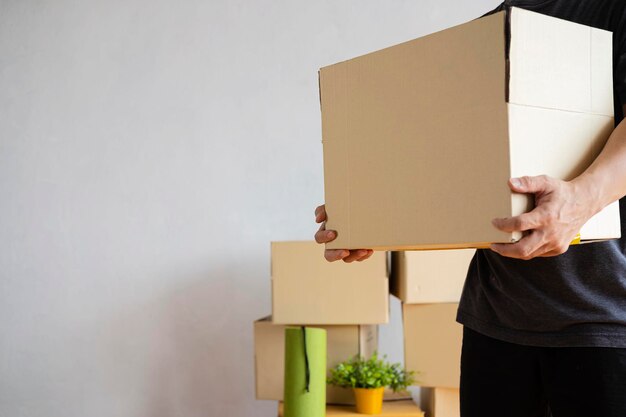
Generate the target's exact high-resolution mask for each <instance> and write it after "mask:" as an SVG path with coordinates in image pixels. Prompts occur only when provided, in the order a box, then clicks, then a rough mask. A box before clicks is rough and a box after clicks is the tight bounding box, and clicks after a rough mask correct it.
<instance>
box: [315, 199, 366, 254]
mask: <svg viewBox="0 0 626 417" xmlns="http://www.w3.org/2000/svg"><path fill="white" fill-rule="evenodd" d="M315 223H321V225H320V228H319V230H318V231H317V232H316V233H315V241H316V242H317V243H328V242H332V241H333V240H335V238H336V237H337V232H336V231H334V230H326V205H324V204H322V205H321V206H319V207H318V208H316V209H315ZM373 253H374V251H373V250H372V249H353V250H348V249H326V250H325V251H324V257H325V258H326V260H327V261H328V262H334V261H338V260H340V259H342V260H343V261H344V262H348V263H350V262H354V261H358V262H361V261H364V260H366V259H367V258H369V257H370V256H372V254H373Z"/></svg>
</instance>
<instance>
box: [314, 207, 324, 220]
mask: <svg viewBox="0 0 626 417" xmlns="http://www.w3.org/2000/svg"><path fill="white" fill-rule="evenodd" d="M324 220H326V205H325V204H322V205H321V206H318V207H317V208H316V209H315V223H321V222H323V221H324Z"/></svg>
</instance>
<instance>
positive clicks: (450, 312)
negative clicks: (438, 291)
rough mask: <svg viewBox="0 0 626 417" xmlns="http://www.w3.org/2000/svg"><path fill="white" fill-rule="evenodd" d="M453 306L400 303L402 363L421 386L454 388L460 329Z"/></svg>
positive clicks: (455, 307) (454, 305)
mask: <svg viewBox="0 0 626 417" xmlns="http://www.w3.org/2000/svg"><path fill="white" fill-rule="evenodd" d="M458 306H459V305H458V304H457V303H442V304H403V305H402V316H403V324H404V364H405V366H406V368H407V369H408V370H410V371H415V372H416V373H417V375H416V377H417V384H418V385H420V386H423V387H439V388H458V387H459V382H460V377H461V343H462V341H463V327H462V326H461V325H460V324H458V323H457V322H456V312H457V309H458Z"/></svg>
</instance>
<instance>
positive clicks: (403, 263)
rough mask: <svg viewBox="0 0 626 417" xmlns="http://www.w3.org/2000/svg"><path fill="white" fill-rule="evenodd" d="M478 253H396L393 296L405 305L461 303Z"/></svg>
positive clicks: (432, 251)
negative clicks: (475, 254) (464, 286)
mask: <svg viewBox="0 0 626 417" xmlns="http://www.w3.org/2000/svg"><path fill="white" fill-rule="evenodd" d="M475 252H476V251H475V250H473V249H450V250H440V251H434V250H426V251H402V252H393V253H392V254H391V278H390V290H391V293H392V294H393V295H395V296H396V297H398V298H399V299H400V300H402V302H404V303H406V304H418V303H454V302H458V301H459V300H460V299H461V292H462V291H463V284H464V283H465V277H466V275H467V269H468V267H469V264H470V262H471V260H472V257H473V256H474V253H475Z"/></svg>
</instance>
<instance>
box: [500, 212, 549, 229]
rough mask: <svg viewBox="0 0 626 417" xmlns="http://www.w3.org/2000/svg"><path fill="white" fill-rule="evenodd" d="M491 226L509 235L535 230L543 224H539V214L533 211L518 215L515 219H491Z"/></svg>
mask: <svg viewBox="0 0 626 417" xmlns="http://www.w3.org/2000/svg"><path fill="white" fill-rule="evenodd" d="M491 224H493V225H494V227H495V228H496V229H498V230H501V231H503V232H507V233H511V232H526V231H528V230H531V229H536V228H537V227H539V226H541V225H542V224H543V223H542V222H541V213H539V212H538V211H537V209H535V210H533V211H531V212H529V213H524V214H520V215H519V216H515V217H504V218H499V219H493V220H492V221H491Z"/></svg>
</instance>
